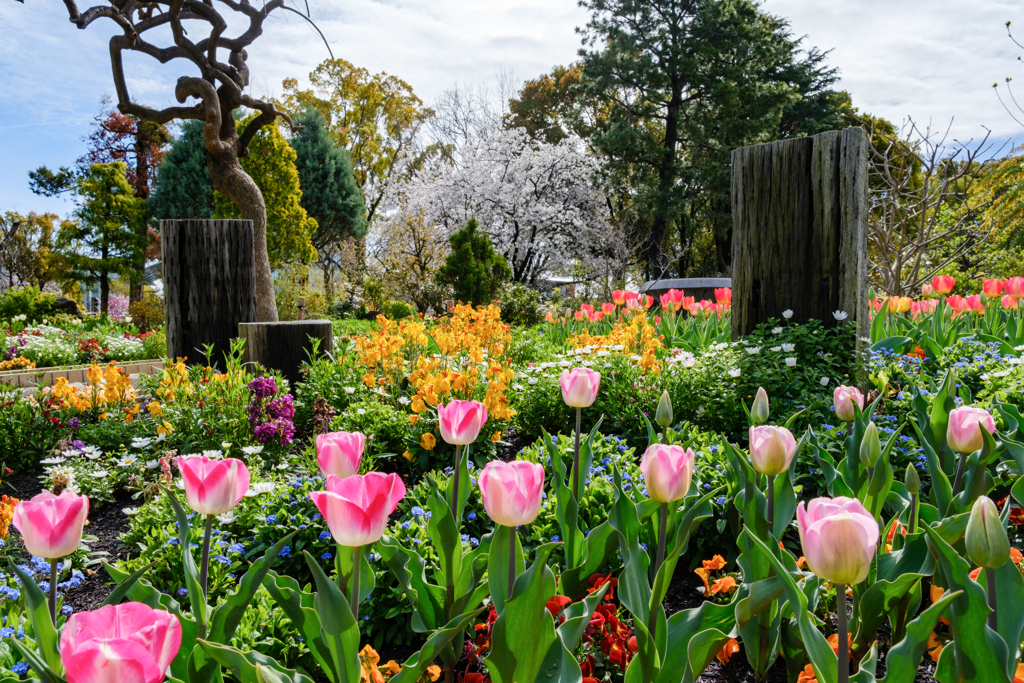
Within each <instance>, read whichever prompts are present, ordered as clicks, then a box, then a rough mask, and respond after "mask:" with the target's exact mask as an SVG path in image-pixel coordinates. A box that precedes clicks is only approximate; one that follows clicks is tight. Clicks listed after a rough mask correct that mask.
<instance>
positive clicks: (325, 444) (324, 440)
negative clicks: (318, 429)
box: [316, 432, 366, 479]
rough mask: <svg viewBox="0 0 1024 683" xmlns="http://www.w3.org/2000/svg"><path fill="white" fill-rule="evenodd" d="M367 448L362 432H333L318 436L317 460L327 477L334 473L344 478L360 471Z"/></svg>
mask: <svg viewBox="0 0 1024 683" xmlns="http://www.w3.org/2000/svg"><path fill="white" fill-rule="evenodd" d="M365 448H366V437H365V436H363V435H362V434H361V433H360V432H331V433H330V434H318V435H317V437H316V461H317V463H319V465H320V471H321V472H322V473H323V475H324V476H325V477H326V476H327V475H328V474H333V475H335V476H337V477H341V478H342V479H344V478H345V477H351V476H352V475H353V474H355V473H356V472H358V471H359V463H360V461H361V460H362V459H363V450H364V449H365Z"/></svg>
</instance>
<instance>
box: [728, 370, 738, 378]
mask: <svg viewBox="0 0 1024 683" xmlns="http://www.w3.org/2000/svg"><path fill="white" fill-rule="evenodd" d="M729 376H730V377H739V376H740V369H739V368H730V369H729Z"/></svg>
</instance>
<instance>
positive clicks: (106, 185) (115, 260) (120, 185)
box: [56, 161, 146, 313]
mask: <svg viewBox="0 0 1024 683" xmlns="http://www.w3.org/2000/svg"><path fill="white" fill-rule="evenodd" d="M76 193H77V194H78V195H79V196H80V197H81V199H82V203H81V205H80V206H79V207H78V209H77V210H76V211H75V218H76V219H77V220H75V221H68V222H66V223H64V224H63V225H62V226H61V228H60V231H59V232H58V233H57V241H56V248H57V250H58V251H59V253H60V254H61V257H62V258H63V262H64V266H65V267H66V269H67V270H66V272H65V274H64V277H65V278H66V279H68V280H74V281H78V282H87V283H94V282H99V285H100V311H102V312H103V313H106V312H107V303H108V300H109V297H110V276H111V275H112V274H115V273H116V274H119V275H130V274H132V273H133V265H134V264H135V262H136V261H137V259H138V257H139V253H140V252H142V251H143V250H144V249H145V247H146V241H145V238H144V237H142V236H140V232H139V229H138V226H139V223H145V221H146V201H145V200H144V199H140V198H138V197H136V196H135V193H134V190H133V188H132V186H131V185H130V184H129V183H128V179H127V177H125V164H124V162H121V161H115V162H113V163H110V164H93V165H92V166H90V167H89V170H88V171H87V172H86V173H85V174H84V175H82V176H81V177H80V179H79V181H78V187H77V188H76Z"/></svg>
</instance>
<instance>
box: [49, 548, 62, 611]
mask: <svg viewBox="0 0 1024 683" xmlns="http://www.w3.org/2000/svg"><path fill="white" fill-rule="evenodd" d="M57 561H58V560H57V558H56V557H54V558H52V559H51V560H50V619H51V620H52V621H53V627H54V628H57V579H58V578H60V576H59V574H58V573H57Z"/></svg>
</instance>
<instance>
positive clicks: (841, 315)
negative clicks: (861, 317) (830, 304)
mask: <svg viewBox="0 0 1024 683" xmlns="http://www.w3.org/2000/svg"><path fill="white" fill-rule="evenodd" d="M832 317H833V318H835V319H836V320H838V321H839V322H842V321H844V320H846V319H847V318H848V317H849V314H847V312H846V311H833V312H832Z"/></svg>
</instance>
